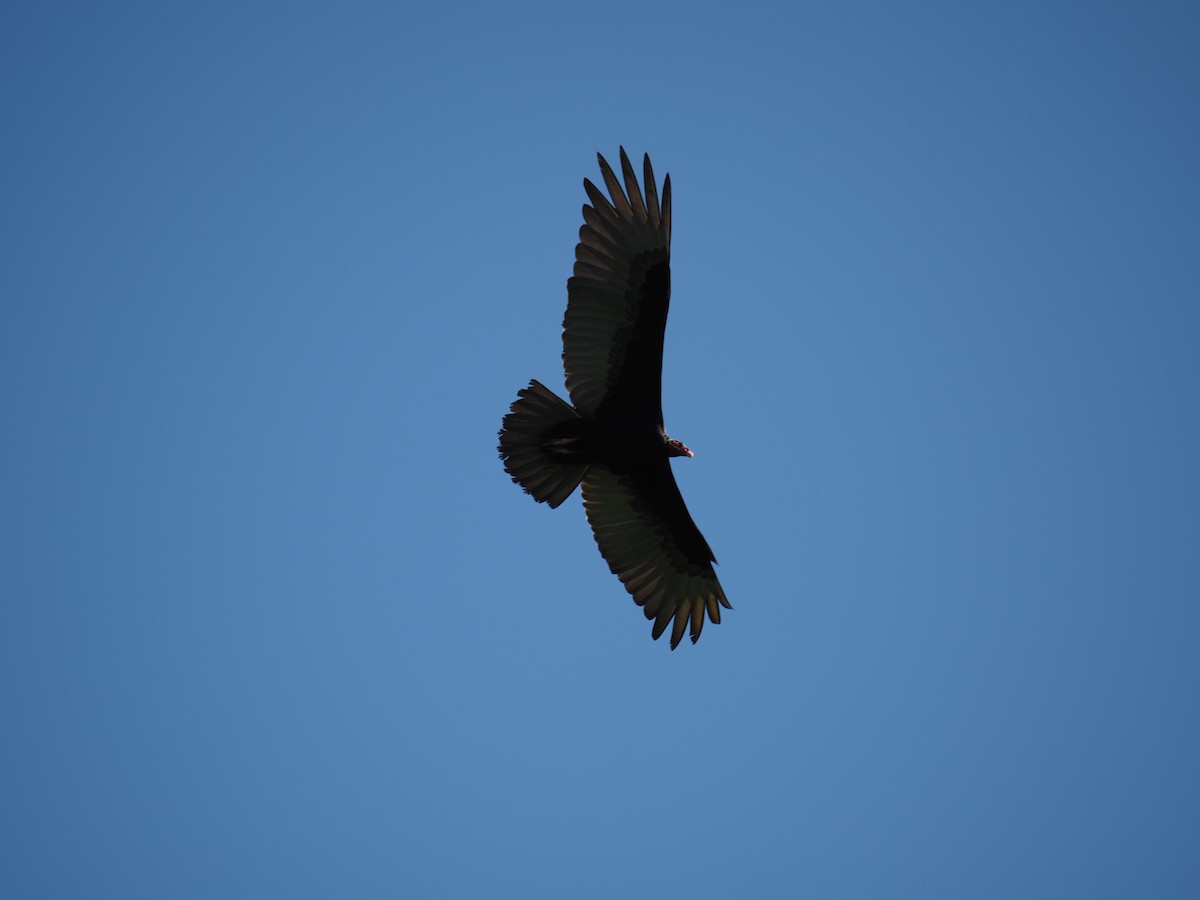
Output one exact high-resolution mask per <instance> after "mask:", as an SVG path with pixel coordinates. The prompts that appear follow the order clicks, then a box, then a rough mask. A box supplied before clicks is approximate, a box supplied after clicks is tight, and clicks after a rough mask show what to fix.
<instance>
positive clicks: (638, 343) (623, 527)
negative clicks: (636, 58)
mask: <svg viewBox="0 0 1200 900" xmlns="http://www.w3.org/2000/svg"><path fill="white" fill-rule="evenodd" d="M596 158H597V160H598V161H599V163H600V174H601V176H602V178H603V182H604V186H605V187H606V188H607V190H608V196H605V194H604V192H603V191H601V190H600V189H599V188H597V187H596V185H595V184H593V183H592V182H591V181H590V180H589V179H587V178H585V179H584V180H583V188H584V191H585V192H586V193H587V198H588V201H589V202H588V203H586V204H584V206H583V225H582V227H581V228H580V229H579V243H578V244H577V245H576V247H575V266H574V270H573V274H572V275H571V277H570V278H569V279H568V280H567V310H566V313H565V315H564V316H563V353H562V359H563V368H564V370H565V373H566V388H567V394H568V395H569V396H570V398H571V402H570V403H567V402H566V401H565V400H563V399H562V398H561V397H559V396H558V395H557V394H555V393H554V392H553V391H551V390H550V389H549V388H547V387H546V386H545V385H543V384H542V383H541V382H539V381H537V380H532V381H530V382H529V385H528V386H527V387H524V388H522V389H521V390H519V391H518V392H517V399H516V401H515V402H513V404H512V405H511V407H510V408H509V412H508V413H507V414H506V415H505V416H504V419H503V422H502V425H501V428H500V432H499V440H500V443H499V447H498V450H499V453H500V458H501V460H502V461H503V464H504V469H505V471H506V472H507V473H508V474H509V475H510V476H511V477H512V480H513V481H514V482H515V483H516V484H518V485H520V486H521V488H523V489H524V490H525V492H526V493H528V494H530V495H531V496H532V497H533V498H534V499H535V500H536V501H537V502H539V503H546V504H548V505H549V506H550V507H551V508H557V507H558V506H559V505H561V504H562V503H563V501H565V500H566V499H567V498H568V497H569V496H571V494H572V493H574V491H575V488H576V487H578V486H581V485H582V494H583V508H584V512H585V513H586V515H587V520H588V523H589V524H590V525H591V528H592V533H593V535H594V536H595V538H596V544H597V545H598V546H599V548H600V553H601V555H602V556H603V557H604V559H605V561H606V562H607V563H608V567H609V569H610V570H611V571H612V573H613V574H614V575H616V576H617V578H619V579H620V580H621V583H622V584H624V586H625V589H626V590H627V591H628V592H629V594H630V595H631V596H632V597H633V600H634V602H635V603H637V605H638V606H640V607H641V608H642V611H643V612H644V614H645V616H646V618H647V619H649V620H650V621H652V622H653V623H654V624H653V626H652V628H651V632H650V633H651V637H653V638H654V640H658V639H659V637H661V636H662V635H663V634H664V633H665V632H666V630H667V629H668V627H669V628H670V631H671V649H672V650H674V649H675V648H676V647H677V646H679V642H680V640H681V639H682V638H683V635H684V633H685V631H686V632H689V633H690V637H691V641H692V643H693V644H694V643H696V641H697V640H699V638H700V632H701V631H702V629H703V628H704V622H705V617H706V616H707V618H708V620H709V621H711V622H712V623H713V624H714V625H718V624H720V622H721V608H722V607H724V608H725V609H732V608H733V607H732V606H731V605H730V603H729V601H728V599H726V597H725V592H724V590H723V589H722V588H721V584H720V582H719V581H718V580H717V575H716V572H715V570H714V569H713V563H715V562H716V557H715V556H714V555H713V552H712V550H711V549H710V548H709V546H708V542H707V541H705V540H704V536H703V535H702V534H701V533H700V530H699V529H698V528H697V527H696V524H695V522H693V521H692V517H691V514H690V513H689V512H688V509H687V506H686V505H685V504H684V502H683V496H682V495H681V494H680V492H679V486H678V485H677V484H676V482H675V476H674V474H673V473H672V471H671V464H670V460H671V459H672V458H676V457H689V458H690V457H692V456H693V455H694V454H693V453H692V451H691V450H689V449H688V448H687V446H685V445H684V444H683V442H682V441H678V440H676V439H675V438H672V437H671V436H670V435H668V434H667V431H666V429H665V428H664V427H663V413H662V363H663V336H664V333H665V330H666V325H667V309H668V306H669V304H670V298H671V176H670V175H669V174H668V175H667V176H666V177H665V178H664V179H663V185H662V199H661V201H660V200H659V196H658V189H657V187H656V182H655V179H654V170H653V169H652V168H651V165H650V156H649V154H646V155H645V156H644V157H643V163H642V182H643V184H644V185H645V193H643V192H642V189H641V187H640V186H639V184H638V180H637V175H636V173H635V171H634V168H633V166H632V165H631V164H630V162H629V157H628V156H627V155H626V153H625V148H624V147H621V148H620V163H621V178H619V179H618V177H617V175H616V173H615V172H614V171H613V169H612V167H611V166H610V165H609V164H608V162H607V161H606V160H605V158H604V156H603V155H602V154H599V153H597V154H596ZM622 182H623V186H622Z"/></svg>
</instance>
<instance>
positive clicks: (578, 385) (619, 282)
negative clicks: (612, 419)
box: [563, 148, 671, 423]
mask: <svg viewBox="0 0 1200 900" xmlns="http://www.w3.org/2000/svg"><path fill="white" fill-rule="evenodd" d="M597 157H598V159H599V160H600V172H601V174H602V175H603V176H604V184H605V186H606V187H607V188H608V193H609V195H610V196H611V198H612V199H611V202H610V201H609V199H608V198H606V197H605V196H604V194H603V193H602V192H601V191H600V189H599V188H597V187H596V186H595V185H594V184H592V183H591V182H590V181H588V180H587V179H584V182H583V186H584V189H585V190H586V191H587V194H588V199H590V200H591V203H590V204H587V205H585V206H584V207H583V221H584V224H583V227H582V228H580V229H579V243H578V244H577V245H576V247H575V271H574V274H573V276H572V277H571V278H570V279H569V280H568V281H567V312H566V316H565V317H564V318H563V366H564V368H565V369H566V373H567V391H568V392H569V393H570V394H571V401H572V402H573V403H574V404H575V408H576V409H578V410H579V411H580V412H581V413H583V414H584V415H591V416H594V415H611V414H619V415H624V416H633V417H637V418H651V417H653V418H652V420H653V421H655V422H659V423H661V422H662V354H663V333H664V331H665V329H666V327H667V306H668V304H669V301H670V298H671V260H670V256H671V177H670V176H669V175H668V176H667V178H666V179H665V180H664V182H663V194H662V204H661V206H660V204H659V200H658V193H657V189H656V187H655V185H654V171H653V170H652V169H651V168H650V157H649V156H646V157H645V161H644V164H643V169H644V172H643V177H644V181H645V187H646V192H645V196H644V197H643V194H642V191H641V189H640V188H639V187H638V181H637V176H636V175H635V174H634V171H633V166H631V165H630V164H629V157H628V156H626V155H625V149H624V148H622V149H621V174H622V176H623V178H624V181H625V190H624V191H622V189H621V182H620V181H619V180H618V179H617V176H616V175H615V174H614V173H613V170H612V168H611V167H610V166H609V165H608V163H607V162H606V161H605V159H604V157H603V156H600V155H599V154H597Z"/></svg>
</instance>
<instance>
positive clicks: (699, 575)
mask: <svg viewBox="0 0 1200 900" xmlns="http://www.w3.org/2000/svg"><path fill="white" fill-rule="evenodd" d="M583 507H584V510H585V511H586V512H587V517H588V522H589V523H590V524H591V526H592V532H593V534H595V536H596V543H597V544H599V545H600V553H601V554H602V555H603V556H604V558H605V560H607V561H608V567H609V568H610V569H611V570H612V571H613V574H615V575H616V576H617V577H618V578H620V579H621V582H622V583H623V584H624V585H625V590H627V591H629V593H630V594H631V595H632V596H633V599H634V602H635V603H637V604H638V606H641V607H642V609H643V611H644V612H645V614H646V618H647V619H652V620H653V621H654V628H653V629H652V631H651V634H652V635H653V637H654V639H655V640H658V638H659V636H661V635H662V633H663V632H664V631H666V628H667V624H668V623H670V622H671V621H672V619H673V620H674V624H673V625H672V627H671V649H672V650H674V649H675V647H676V646H678V645H679V641H680V639H681V638H682V637H683V633H684V631H685V630H687V629H688V625H689V623H690V626H691V638H692V643H693V644H694V643H695V642H696V641H697V640H698V639H699V637H700V630H701V629H702V628H703V627H704V616H705V614H706V613H707V615H708V618H709V620H710V621H712V622H713V624H720V622H721V607H722V606H724V607H725V608H726V609H730V608H732V607H730V605H729V601H728V600H726V599H725V592H724V591H723V590H722V589H721V584H720V582H719V581H717V573H716V572H715V571H713V567H712V564H713V563H714V562H716V559H715V558H714V557H713V553H712V550H710V549H709V546H708V543H707V542H706V541H705V540H704V536H703V535H702V534H701V533H700V530H699V529H698V528H697V527H696V524H695V523H694V522H693V521H692V517H691V515H690V514H689V513H688V511H687V506H685V505H684V502H683V497H682V495H681V494H680V493H679V487H678V485H676V483H675V476H674V475H673V474H672V472H671V464H670V463H669V462H668V461H667V458H666V457H661V458H659V459H656V460H654V461H652V462H650V463H646V464H642V465H639V466H637V467H629V468H626V469H623V470H620V471H614V470H613V469H610V468H607V467H602V466H596V465H593V466H592V467H591V468H590V469H588V471H587V474H586V475H585V476H584V478H583Z"/></svg>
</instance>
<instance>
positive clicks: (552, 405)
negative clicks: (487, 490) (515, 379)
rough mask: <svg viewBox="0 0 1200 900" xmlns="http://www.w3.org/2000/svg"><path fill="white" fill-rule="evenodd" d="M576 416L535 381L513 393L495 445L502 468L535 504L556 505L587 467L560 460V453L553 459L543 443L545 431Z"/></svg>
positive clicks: (566, 495) (581, 477)
mask: <svg viewBox="0 0 1200 900" xmlns="http://www.w3.org/2000/svg"><path fill="white" fill-rule="evenodd" d="M578 418H579V413H577V412H576V411H575V409H574V408H573V407H572V406H571V405H570V404H569V403H567V402H566V401H565V400H563V399H562V398H560V397H559V396H558V395H557V394H555V393H554V392H553V391H552V390H550V389H549V388H547V387H546V386H545V385H544V384H542V383H541V382H538V381H530V382H529V387H526V388H522V389H521V390H519V391H518V392H517V400H516V402H515V403H513V405H512V411H511V412H509V414H508V415H506V416H505V417H504V422H503V423H502V425H501V428H500V447H499V450H500V458H501V459H502V460H503V461H504V471H506V472H508V474H509V475H511V476H512V480H513V481H515V482H516V483H517V484H519V485H520V486H521V487H522V488H524V489H525V492H526V493H528V494H530V495H532V496H533V499H535V500H536V501H537V502H538V503H549V504H550V506H551V507H556V506H558V505H559V504H561V503H562V502H563V501H564V500H566V499H567V498H568V497H570V496H571V494H572V493H573V492H574V490H575V488H576V487H578V486H579V482H580V481H581V480H582V479H583V476H584V474H585V473H586V472H587V470H588V467H587V465H586V464H580V463H567V462H561V461H560V459H561V456H560V457H559V458H558V459H556V458H555V457H554V456H552V455H551V454H550V452H549V451H548V450H547V449H546V445H545V435H546V432H547V431H549V430H550V429H551V428H553V427H554V426H556V425H561V424H563V423H564V422H570V421H571V420H573V419H578Z"/></svg>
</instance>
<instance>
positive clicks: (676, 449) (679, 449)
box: [667, 438, 694, 456]
mask: <svg viewBox="0 0 1200 900" xmlns="http://www.w3.org/2000/svg"><path fill="white" fill-rule="evenodd" d="M693 455H694V454H693V453H692V451H691V450H689V449H688V448H687V447H685V446H684V443H683V441H677V440H675V438H667V456H693Z"/></svg>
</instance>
